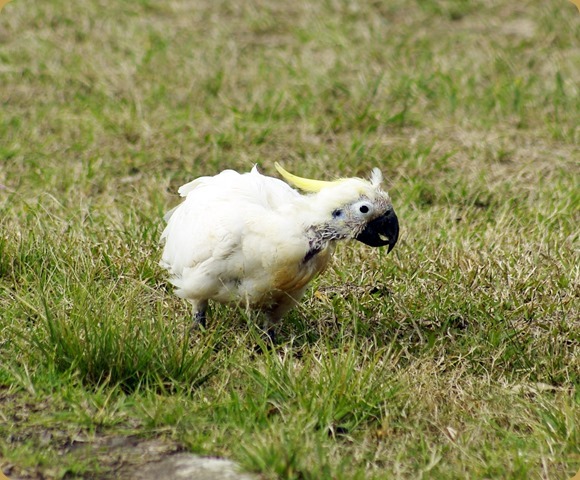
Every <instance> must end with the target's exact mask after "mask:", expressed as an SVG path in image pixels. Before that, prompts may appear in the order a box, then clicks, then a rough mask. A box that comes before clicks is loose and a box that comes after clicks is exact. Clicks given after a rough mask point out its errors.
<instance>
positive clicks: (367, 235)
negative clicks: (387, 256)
mask: <svg viewBox="0 0 580 480" xmlns="http://www.w3.org/2000/svg"><path fill="white" fill-rule="evenodd" d="M398 238H399V219H398V218H397V215H396V214H395V211H394V210H393V209H390V210H388V211H387V212H386V213H385V214H384V215H382V216H380V217H378V218H375V219H374V220H373V221H371V222H369V223H367V226H366V227H365V228H364V230H363V231H362V232H361V233H359V234H358V236H357V237H356V239H357V240H358V241H359V242H362V243H365V244H367V245H369V246H371V247H384V246H385V245H388V246H389V249H388V250H387V253H389V252H390V251H391V250H392V249H393V247H394V246H395V244H396V243H397V240H398Z"/></svg>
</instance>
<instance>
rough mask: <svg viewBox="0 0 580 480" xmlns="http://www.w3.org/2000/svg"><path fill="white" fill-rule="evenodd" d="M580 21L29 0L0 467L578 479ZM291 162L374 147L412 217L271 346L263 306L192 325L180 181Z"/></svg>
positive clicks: (43, 473) (469, 5) (548, 10)
mask: <svg viewBox="0 0 580 480" xmlns="http://www.w3.org/2000/svg"><path fill="white" fill-rule="evenodd" d="M579 25H580V14H578V12H577V10H576V8H575V7H574V6H573V5H572V3H570V2H568V1H566V0H561V1H553V2H542V1H539V0H538V1H529V2H525V3H516V2H507V1H500V0H498V1H491V0H486V1H475V2H466V1H460V0H441V1H435V0H433V1H420V2H403V1H400V0H396V1H393V2H373V1H370V0H368V1H367V0H363V1H360V2H346V1H344V2H343V1H318V2H306V1H295V2H277V1H274V0H255V1H252V2H226V1H209V0H200V1H197V2H188V1H185V0H172V1H169V2H151V1H149V0H143V1H138V2H130V1H117V2H112V1H109V0H105V1H101V2H89V1H85V0H79V1H77V2H65V1H62V0H56V1H53V2H32V1H31V0H14V1H13V2H10V3H9V4H8V5H7V6H6V7H5V8H4V10H3V11H2V13H1V14H0V101H1V104H2V108H1V109H0V138H1V139H2V140H1V142H0V143H1V145H0V466H1V467H2V469H3V470H4V472H5V473H6V474H8V475H9V476H14V477H19V478H35V479H36V478H67V479H70V478H105V479H106V478H120V477H119V475H121V477H122V476H123V475H125V476H126V475H128V474H129V473H130V472H133V471H134V469H135V467H136V465H139V464H142V463H143V462H145V461H153V460H156V459H158V458H159V456H162V455H165V454H169V453H170V452H173V451H177V450H185V451H191V452H196V453H199V454H202V455H212V456H224V457H228V458H232V459H234V460H235V461H237V462H238V463H240V464H241V465H242V467H243V468H244V469H246V470H248V471H254V472H259V473H261V474H262V476H263V478H272V479H274V478H281V479H372V478H376V479H382V478H445V479H447V478H457V479H462V478H473V479H479V478H480V479H484V478H515V479H530V478H545V479H567V478H569V477H571V476H572V475H573V474H574V473H575V472H576V471H577V470H578V469H579V468H580V405H579V404H580V390H579V384H580V356H579V352H580V320H579V318H580V299H579V298H578V297H579V291H580V267H579V264H578V250H579V248H578V247H579V233H578V232H579V230H578V224H579V223H580V213H579V212H580V190H579V189H578V185H579V183H580V182H579V179H580V168H579V164H578V159H579V158H580V147H579V145H580V113H579V112H580V95H579V88H578V77H579V75H580V64H579V63H578V45H579V42H580V28H579ZM275 161H279V162H280V163H282V164H284V165H285V166H287V167H288V169H290V170H291V171H296V172H297V173H300V174H303V175H304V176H315V177H325V178H329V177H332V176H339V175H367V174H368V172H369V171H370V169H371V168H372V167H374V166H379V167H380V168H381V170H382V171H383V173H384V174H385V176H386V178H387V183H388V188H389V191H390V193H391V196H392V198H393V203H394V205H395V208H396V210H397V213H398V215H399V218H400V222H401V228H402V230H401V238H400V241H399V244H398V245H397V247H396V249H395V250H394V251H393V252H392V253H391V254H390V255H389V256H386V254H385V252H384V251H379V250H373V249H370V248H367V247H365V246H363V245H361V244H357V245H354V244H352V245H343V246H341V247H340V248H339V249H338V251H337V254H336V258H335V261H334V263H333V266H332V267H331V268H330V269H329V271H327V272H326V273H325V274H324V276H322V277H321V278H319V279H318V280H317V281H316V282H315V284H314V285H313V287H312V289H311V290H310V291H309V293H308V294H307V296H306V298H305V300H304V302H303V304H302V305H301V307H300V308H299V309H297V310H296V311H294V312H292V313H291V314H290V315H289V316H288V317H287V318H286V319H285V322H284V324H283V325H282V327H281V330H282V331H281V334H280V345H279V346H278V347H277V348H276V350H275V351H269V350H266V351H265V352H264V353H262V354H257V353H256V352H255V347H256V345H259V344H260V342H261V336H260V332H259V330H258V328H257V327H256V326H255V325H254V322H253V320H252V319H251V318H247V317H246V315H245V314H244V312H239V311H236V310H235V309H230V308H225V307H222V306H215V307H214V308H213V309H212V311H211V322H210V325H209V328H208V330H207V331H206V332H203V333H200V332H197V333H196V332H191V331H190V312H189V308H188V306H187V305H185V304H184V303H183V302H182V301H180V300H179V299H178V298H176V297H175V296H174V295H173V294H172V290H171V288H170V287H169V286H168V284H167V279H166V276H165V274H164V272H163V271H161V269H160V268H159V267H158V265H157V262H158V259H159V256H160V248H159V245H158V238H159V235H160V232H161V230H162V228H163V220H162V216H163V213H164V212H166V211H167V210H168V209H169V208H171V207H173V206H174V205H176V203H177V202H178V201H179V200H178V198H177V196H176V193H175V192H176V190H177V187H178V186H180V185H181V184H183V183H185V182H186V181H189V180H191V179H192V178H194V177H196V176H199V175H211V174H214V173H217V172H219V171H220V170H223V169H225V168H234V169H238V170H248V169H250V168H251V166H252V165H253V164H255V163H258V164H259V165H260V168H261V169H262V170H263V171H264V172H265V173H267V174H272V175H274V168H273V165H274V162H275ZM119 439H125V440H119ZM127 442H129V444H130V448H127V447H126V444H127ZM147 442H155V443H154V444H155V445H156V449H149V450H147V449H146V448H145V447H143V450H139V447H138V446H139V445H148V443H147ZM153 451H155V452H157V453H156V454H153V453H151V452H153ZM144 452H145V453H144ZM123 472H125V473H123Z"/></svg>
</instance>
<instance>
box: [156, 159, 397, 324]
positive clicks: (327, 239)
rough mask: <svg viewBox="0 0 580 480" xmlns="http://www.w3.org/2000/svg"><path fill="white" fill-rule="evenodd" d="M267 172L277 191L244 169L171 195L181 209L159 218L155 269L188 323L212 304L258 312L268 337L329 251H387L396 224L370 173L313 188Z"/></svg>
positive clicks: (312, 183)
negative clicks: (186, 304)
mask: <svg viewBox="0 0 580 480" xmlns="http://www.w3.org/2000/svg"><path fill="white" fill-rule="evenodd" d="M275 167H276V169H277V170H278V172H279V174H280V175H281V176H282V178H283V179H284V180H286V182H287V183H285V182H284V181H282V180H279V179H277V178H273V177H268V176H265V175H262V174H260V173H259V172H258V169H257V168H256V167H254V168H253V169H252V170H251V172H248V173H243V174H240V173H238V172H235V171H233V170H225V171H223V172H221V173H219V174H218V175H215V176H213V177H200V178H197V179H196V180H194V181H192V182H190V183H187V184H185V185H183V186H182V187H181V188H179V190H178V192H179V194H180V195H181V196H182V197H185V200H184V201H183V202H182V203H181V204H180V205H178V206H177V207H176V208H174V209H173V210H171V211H169V212H168V213H167V215H166V216H165V219H166V220H167V226H166V228H165V230H164V231H163V233H162V235H161V239H162V241H164V242H165V246H164V250H163V254H162V259H161V262H160V264H161V266H162V267H164V268H166V269H167V270H168V272H169V275H170V280H169V281H170V282H171V283H172V284H173V285H174V286H175V287H176V290H175V293H176V294H177V295H178V296H179V297H182V298H184V299H187V300H189V301H190V302H191V304H192V305H193V313H194V320H195V321H196V323H200V324H202V325H203V326H205V321H206V310H207V307H208V301H209V300H212V301H215V302H220V303H226V304H238V305H240V304H241V305H243V306H245V307H247V308H253V309H258V310H260V311H262V312H263V313H264V314H265V316H266V326H267V327H268V328H272V327H273V326H274V325H275V323H276V322H278V321H279V320H280V319H281V318H282V317H283V315H284V314H285V313H286V312H288V311H289V310H290V309H292V308H293V307H294V306H296V305H297V303H298V302H299V300H300V299H301V297H302V296H303V295H304V292H305V290H306V288H307V285H308V283H309V282H310V281H311V280H312V279H314V278H315V277H316V276H317V275H318V274H319V273H321V272H322V271H323V270H324V269H325V268H326V266H327V265H328V263H329V260H330V258H331V256H332V253H333V251H334V249H335V245H336V242H338V241H340V240H351V239H355V240H358V241H360V242H362V243H365V244H367V245H370V246H371V247H381V246H386V245H388V250H387V252H390V251H391V250H392V248H393V247H394V246H395V243H397V239H398V236H399V222H398V219H397V216H396V214H395V211H394V210H393V205H392V203H391V199H390V198H389V195H388V193H387V192H385V191H384V190H382V189H381V181H382V174H381V172H380V171H379V169H377V168H375V169H373V171H372V175H371V177H370V181H368V180H363V179H361V178H342V179H339V180H335V181H321V180H310V179H306V178H301V177H298V176H296V175H293V174H291V173H289V172H287V171H286V170H284V169H283V168H282V167H281V166H280V165H279V164H277V163H276V165H275ZM289 184H290V185H293V186H294V187H297V188H298V189H300V190H302V191H304V192H306V194H305V195H303V194H300V193H299V192H298V191H296V190H294V189H293V188H291V187H290V185H289Z"/></svg>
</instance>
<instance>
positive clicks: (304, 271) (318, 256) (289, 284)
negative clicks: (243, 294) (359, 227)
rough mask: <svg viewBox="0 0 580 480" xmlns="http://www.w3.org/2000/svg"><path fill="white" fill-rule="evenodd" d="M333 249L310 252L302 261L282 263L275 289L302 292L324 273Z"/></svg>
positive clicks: (278, 270)
mask: <svg viewBox="0 0 580 480" xmlns="http://www.w3.org/2000/svg"><path fill="white" fill-rule="evenodd" d="M332 250H333V249H332V247H331V246H326V247H324V248H322V249H321V250H319V251H317V252H314V251H313V252H310V251H309V252H308V253H307V254H306V255H305V256H304V257H303V259H302V260H301V261H299V262H293V263H281V264H280V265H279V267H278V268H277V270H276V272H275V275H274V288H275V290H279V291H282V292H294V291H298V290H302V289H303V288H304V287H306V285H308V283H310V282H311V281H312V280H313V279H314V278H315V277H316V276H317V275H318V274H320V273H321V272H323V271H324V269H325V268H326V266H327V265H328V262H329V261H330V257H331V255H332Z"/></svg>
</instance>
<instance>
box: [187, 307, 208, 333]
mask: <svg viewBox="0 0 580 480" xmlns="http://www.w3.org/2000/svg"><path fill="white" fill-rule="evenodd" d="M191 305H192V307H193V328H199V327H201V328H203V329H205V327H206V312H207V300H201V301H193V300H192V301H191Z"/></svg>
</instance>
